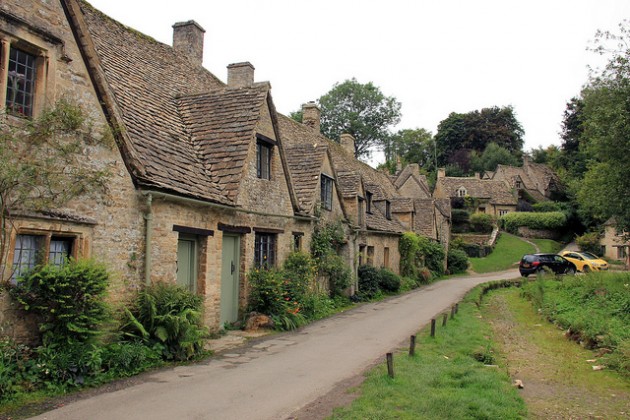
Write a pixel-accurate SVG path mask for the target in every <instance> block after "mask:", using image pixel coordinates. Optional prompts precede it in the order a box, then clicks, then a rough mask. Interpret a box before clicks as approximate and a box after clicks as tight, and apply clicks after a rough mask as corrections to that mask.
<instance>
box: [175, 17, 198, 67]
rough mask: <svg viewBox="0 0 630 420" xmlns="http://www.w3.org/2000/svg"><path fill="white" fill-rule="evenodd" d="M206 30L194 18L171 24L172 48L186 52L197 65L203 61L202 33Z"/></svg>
mask: <svg viewBox="0 0 630 420" xmlns="http://www.w3.org/2000/svg"><path fill="white" fill-rule="evenodd" d="M205 32H206V31H205V30H204V29H203V28H202V27H201V26H199V24H198V23H197V22H195V21H194V20H189V21H188V22H178V23H176V24H175V25H173V48H174V49H175V50H176V51H179V52H181V53H184V54H186V55H187V56H188V57H189V58H190V60H191V61H192V62H193V63H195V64H198V65H201V64H202V62H203V34H204V33H205Z"/></svg>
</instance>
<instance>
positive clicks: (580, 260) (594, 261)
mask: <svg viewBox="0 0 630 420" xmlns="http://www.w3.org/2000/svg"><path fill="white" fill-rule="evenodd" d="M560 255H562V256H563V257H564V258H566V259H567V260H569V261H571V262H572V263H573V264H575V267H577V270H578V271H581V272H583V273H588V272H589V271H600V270H608V263H607V262H606V261H604V260H602V259H601V258H599V257H598V256H597V255H593V254H591V253H590V252H577V251H563V252H562V253H561V254H560Z"/></svg>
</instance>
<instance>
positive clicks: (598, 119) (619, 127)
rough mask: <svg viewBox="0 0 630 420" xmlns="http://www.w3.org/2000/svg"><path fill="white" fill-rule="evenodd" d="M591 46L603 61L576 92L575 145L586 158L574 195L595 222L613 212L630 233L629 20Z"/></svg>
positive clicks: (619, 226) (620, 224) (600, 35)
mask: <svg viewBox="0 0 630 420" xmlns="http://www.w3.org/2000/svg"><path fill="white" fill-rule="evenodd" d="M611 44H612V45H611ZM595 45H596V47H595V48H594V50H595V51H596V52H597V53H599V54H603V55H606V56H607V57H608V62H607V64H606V66H605V67H604V68H603V69H602V70H601V71H599V72H594V73H593V74H592V75H591V77H590V80H589V82H588V85H587V86H586V87H585V88H584V89H583V91H582V101H583V109H582V111H581V115H582V123H581V125H582V129H583V132H582V133H581V134H580V136H579V139H580V146H579V147H580V149H581V150H583V152H584V153H586V154H587V155H588V156H589V157H590V159H589V162H588V163H587V170H586V172H585V174H584V179H583V181H582V182H581V183H580V185H579V186H578V189H577V199H578V202H579V204H580V207H581V208H582V209H583V210H585V211H587V212H588V213H590V214H591V215H592V216H593V217H595V218H596V219H597V220H598V221H600V222H602V221H604V220H605V219H607V218H609V217H611V216H614V217H615V220H616V222H617V228H618V230H619V231H624V232H630V177H629V176H628V174H630V159H628V156H627V155H628V152H630V22H629V21H627V20H626V21H623V22H622V23H621V24H620V25H619V33H616V34H615V33H611V32H598V33H597V35H596V38H595Z"/></svg>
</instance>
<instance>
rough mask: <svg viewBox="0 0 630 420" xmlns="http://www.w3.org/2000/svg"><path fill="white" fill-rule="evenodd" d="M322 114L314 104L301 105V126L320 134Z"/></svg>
mask: <svg viewBox="0 0 630 420" xmlns="http://www.w3.org/2000/svg"><path fill="white" fill-rule="evenodd" d="M321 116H322V112H321V111H320V109H319V107H318V106H317V104H315V102H308V103H305V104H304V105H302V124H304V125H307V126H309V127H311V128H312V129H313V130H315V131H316V132H318V133H319V132H320V123H321Z"/></svg>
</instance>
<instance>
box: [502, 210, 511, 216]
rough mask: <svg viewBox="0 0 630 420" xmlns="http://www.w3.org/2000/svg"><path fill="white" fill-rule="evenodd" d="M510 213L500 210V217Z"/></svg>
mask: <svg viewBox="0 0 630 420" xmlns="http://www.w3.org/2000/svg"><path fill="white" fill-rule="evenodd" d="M509 212H510V211H509V210H505V209H504V210H499V216H505V215H506V214H508V213H509Z"/></svg>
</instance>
